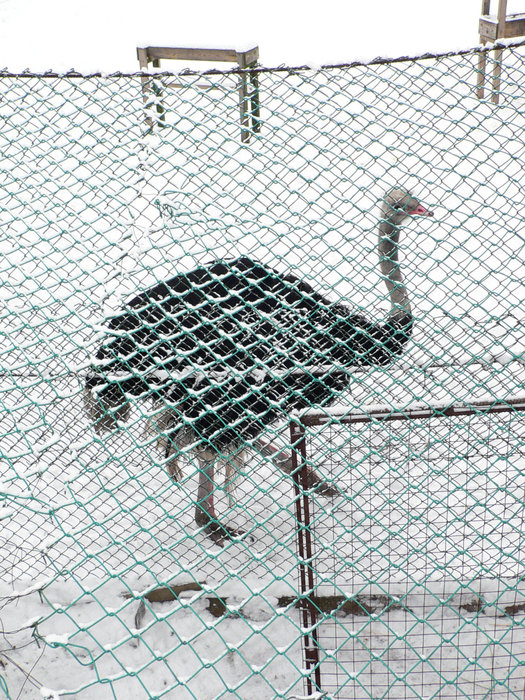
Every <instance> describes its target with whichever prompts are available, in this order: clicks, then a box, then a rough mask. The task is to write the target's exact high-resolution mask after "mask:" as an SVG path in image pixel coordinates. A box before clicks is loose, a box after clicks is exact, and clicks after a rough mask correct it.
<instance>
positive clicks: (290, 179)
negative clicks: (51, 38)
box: [0, 46, 525, 700]
mask: <svg viewBox="0 0 525 700" xmlns="http://www.w3.org/2000/svg"><path fill="white" fill-rule="evenodd" d="M522 54H523V49H522V47H521V46H515V47H509V48H507V49H506V50H505V51H504V70H503V73H502V81H501V94H500V103H499V104H498V105H495V104H493V103H492V102H490V101H488V100H487V101H483V100H478V99H477V97H476V92H475V91H476V77H477V67H478V53H477V52H476V51H469V52H464V53H462V54H455V55H446V56H440V57H436V56H433V57H426V58H418V59H404V60H399V61H390V62H387V61H376V62H373V63H372V64H368V65H360V64H356V65H350V66H338V67H327V68H322V69H319V70H311V69H306V68H285V69H278V70H265V69H258V70H257V71H255V72H254V71H251V72H250V75H249V80H248V81H247V84H249V85H250V86H251V87H250V90H251V92H250V91H248V99H249V101H250V104H249V106H248V108H247V109H245V108H243V109H242V110H241V113H242V115H243V121H242V123H241V119H240V111H239V84H240V81H241V80H242V76H243V75H245V74H243V73H242V72H239V71H228V72H217V71H214V72H207V73H201V74H197V73H192V72H184V73H182V74H179V75H176V76H175V75H171V74H167V73H157V74H154V75H151V76H146V75H143V74H137V75H121V74H115V75H108V76H102V75H93V76H81V75H77V74H69V75H60V76H56V75H53V74H46V75H34V74H30V73H26V74H19V75H12V74H8V73H3V74H2V75H0V78H1V80H0V86H1V91H2V96H1V101H0V117H1V120H2V129H1V131H0V139H1V142H2V147H1V149H0V152H1V154H2V155H1V160H0V166H1V167H0V178H1V188H0V216H1V223H2V226H1V229H0V230H1V233H0V235H1V237H2V245H1V251H2V255H1V258H0V259H1V264H2V265H3V277H2V280H3V284H2V287H1V295H2V298H1V303H2V326H1V335H0V337H1V345H0V353H1V372H2V381H1V383H0V401H1V418H0V421H1V423H0V424H1V430H0V450H1V454H2V475H1V479H2V481H1V494H0V495H1V498H2V503H1V509H0V517H1V518H2V535H1V541H0V547H1V551H2V577H1V578H2V593H3V608H2V631H3V639H4V642H3V651H2V652H1V655H0V665H1V666H2V667H3V670H2V669H0V670H2V674H3V676H4V677H5V679H6V682H7V685H5V683H4V680H2V685H1V686H0V687H1V688H2V690H3V691H4V692H5V694H6V695H7V696H8V697H13V698H33V697H59V696H60V697H67V696H69V697H79V698H92V697H96V698H97V699H98V698H106V697H108V698H119V699H120V698H129V697H133V698H135V697H136V698H160V697H166V698H176V699H177V700H179V698H197V699H198V700H206V699H207V698H233V697H237V698H262V699H266V698H274V697H282V698H290V699H291V698H294V697H301V696H304V695H305V693H310V695H311V696H316V697H320V696H321V695H322V694H323V693H325V694H326V697H330V696H333V697H340V698H346V697H351V698H356V699H357V698H394V697H402V698H426V697H440V698H445V697H469V698H470V697H476V698H477V697H480V698H481V697H487V698H488V697H522V694H523V689H524V687H525V672H524V671H523V663H524V662H525V646H524V644H525V641H524V639H523V626H522V620H523V612H524V610H525V600H524V599H523V584H522V582H521V581H522V577H523V565H522V556H521V546H522V532H523V527H522V523H523V508H522V503H523V496H524V494H523V486H524V484H523V470H524V468H525V465H524V462H523V427H524V426H523V419H522V418H521V417H520V416H521V413H520V412H518V411H511V412H509V413H506V414H501V416H500V415H499V414H498V417H497V418H489V417H488V415H482V416H477V415H475V416H473V417H469V418H465V417H463V418H461V417H459V418H457V419H455V418H453V417H450V416H447V415H443V416H442V417H439V415H436V414H433V416H432V418H431V419H427V420H426V421H423V422H419V423H418V422H417V421H416V422H415V423H414V422H413V421H408V422H396V421H395V420H389V421H381V422H380V423H377V424H376V423H375V422H374V421H372V423H370V422H367V423H364V424H363V425H364V426H365V427H363V426H362V425H360V426H359V427H358V428H357V427H355V426H354V424H353V423H344V422H341V420H340V417H341V416H342V415H346V414H348V413H349V412H350V413H351V414H352V415H355V413H356V411H357V412H362V413H363V414H366V415H367V416H370V415H374V411H383V412H384V411H387V412H392V413H395V414H396V415H397V414H398V413H401V414H403V413H406V412H407V411H409V410H411V408H413V407H414V406H418V407H419V408H420V409H421V407H423V408H424V407H432V409H433V410H437V412H438V414H439V407H450V406H454V405H457V404H461V405H463V406H467V407H469V406H475V405H476V403H477V402H478V403H479V402H480V401H481V402H486V403H487V402H488V403H494V402H495V401H497V402H498V403H499V405H505V404H507V405H510V404H514V403H515V402H516V400H517V399H521V398H522V397H523V395H524V394H525V391H524V389H523V379H524V376H525V375H524V364H523V352H524V349H525V342H524V340H523V324H524V320H525V319H524V317H523V313H522V307H523V297H524V294H523V282H522V277H523V274H522V268H523V251H524V239H523V234H524V226H523V215H522V207H523V189H522V172H523V156H524V150H525V147H524V130H523V115H522V113H523V108H524V106H525V102H524V99H523V76H524V72H525V65H524V60H523V55H522ZM492 56H493V53H492V52H490V51H489V52H488V64H489V66H488V69H490V61H491V60H492ZM255 114H256V117H255V116H254V115H255ZM246 115H248V116H246ZM247 127H250V129H251V133H250V134H249V138H246V134H244V135H243V139H242V140H241V135H242V132H243V130H244V131H245V130H246V128H247ZM430 213H433V216H429V214H430ZM309 409H315V410H317V411H319V410H321V412H322V415H323V416H324V418H323V421H325V422H324V424H323V425H321V426H317V427H316V426H313V425H309V426H308V430H307V433H306V434H305V436H304V440H305V445H306V448H307V452H306V453H305V454H306V459H307V462H306V463H305V464H306V474H305V476H306V482H304V483H303V487H304V488H307V491H306V494H302V493H301V490H300V489H299V491H298V492H296V490H295V489H296V488H297V486H294V484H295V480H294V475H293V470H294V464H295V465H297V464H298V461H297V459H298V457H297V444H296V443H294V442H293V441H292V445H291V446H290V439H289V436H288V431H287V425H288V423H289V421H290V419H292V418H293V419H294V420H296V419H297V417H298V416H300V415H302V413H303V412H304V411H305V410H309ZM316 415H319V414H316ZM504 416H506V417H504ZM407 424H409V425H410V426H411V427H410V428H407ZM300 499H306V500H305V501H304V502H305V503H307V502H309V503H310V504H311V517H312V520H311V523H310V525H309V526H308V527H309V532H310V535H311V538H312V540H313V541H314V544H315V548H314V549H315V552H314V550H312V552H313V554H312V557H313V558H306V559H305V552H304V551H303V552H301V551H299V550H298V544H297V532H298V531H299V534H301V532H302V533H304V522H302V523H301V522H298V518H297V511H296V506H297V505H298V504H299V503H300ZM301 502H302V501H301ZM299 542H300V539H299ZM305 567H306V568H305ZM301 571H302V572H303V574H304V572H305V571H307V572H308V574H309V575H312V576H314V579H312V580H313V581H314V582H315V591H313V592H312V591H311V590H308V589H305V588H304V586H303V589H301V588H300V586H299V583H300V580H301V576H300V572H301ZM303 578H304V576H303ZM304 580H307V579H304ZM313 600H315V603H316V606H317V608H318V612H317V613H316V617H315V619H314V621H313V624H314V626H315V630H316V631H315V635H314V636H315V640H314V641H316V644H315V645H314V647H315V648H316V649H317V653H318V655H317V657H315V658H314V657H312V655H311V650H312V648H313V647H312V646H310V647H308V648H307V652H308V654H307V657H306V659H305V657H304V653H303V641H304V640H305V639H310V641H312V639H313V637H312V634H313V633H312V631H311V630H309V629H308V627H307V622H306V621H305V618H304V615H303V613H304V611H305V608H304V602H305V601H306V602H307V603H308V606H310V609H311V605H312V601H313ZM343 618H344V620H343ZM312 619H313V618H312ZM342 620H343V621H342ZM326 625H328V626H329V625H332V627H331V628H330V627H327V626H326ZM327 629H328V631H327ZM305 634H306V636H305ZM337 634H340V635H341V636H340V637H337ZM309 635H310V636H309ZM305 643H306V642H305ZM312 659H313V660H312ZM329 667H330V668H329ZM327 669H329V670H327ZM316 674H317V675H316ZM330 675H331V676H332V677H333V679H335V680H332V681H330V682H329V683H327V682H326V678H327V676H330ZM320 678H321V679H324V680H323V685H322V686H321V685H320V683H319V681H320ZM6 688H8V690H6Z"/></svg>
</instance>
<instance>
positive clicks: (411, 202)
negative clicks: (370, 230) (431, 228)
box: [381, 187, 434, 226]
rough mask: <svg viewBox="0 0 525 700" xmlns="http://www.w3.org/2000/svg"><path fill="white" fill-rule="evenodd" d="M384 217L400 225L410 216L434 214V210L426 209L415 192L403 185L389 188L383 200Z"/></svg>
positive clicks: (394, 224) (382, 210) (382, 212)
mask: <svg viewBox="0 0 525 700" xmlns="http://www.w3.org/2000/svg"><path fill="white" fill-rule="evenodd" d="M381 214H382V219H383V220H386V221H388V222H389V223H390V224H392V225H393V226H399V225H400V224H401V222H402V221H403V220H404V219H406V218H407V217H408V216H434V212H432V211H429V210H428V209H425V207H424V206H422V205H421V204H420V203H419V201H418V200H417V199H416V198H415V197H414V195H413V194H411V193H410V192H408V191H407V190H405V189H403V188H402V187H394V189H392V190H389V191H388V192H387V193H386V194H385V196H384V197H383V200H382V205H381Z"/></svg>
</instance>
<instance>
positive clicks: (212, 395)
mask: <svg viewBox="0 0 525 700" xmlns="http://www.w3.org/2000/svg"><path fill="white" fill-rule="evenodd" d="M411 329H412V317H411V316H410V315H408V314H407V315H405V316H398V317H396V318H395V320H387V321H386V322H384V323H382V324H373V323H371V322H370V321H368V320H367V319H366V318H365V317H363V316H361V315H357V314H350V313H349V311H348V309H347V307H345V306H344V305H342V304H339V303H333V302H331V301H329V300H328V299H326V298H325V297H323V296H322V295H321V294H319V293H318V292H316V291H315V290H314V289H313V288H312V287H311V286H310V285H309V284H307V283H306V282H304V281H302V280H300V279H298V278H296V277H295V276H293V275H281V274H279V273H277V272H275V271H274V270H272V269H270V268H269V267H267V266H265V265H263V264H261V263H259V262H254V261H253V260H250V259H249V258H246V257H242V258H239V259H237V260H231V261H223V262H215V263H212V264H210V265H208V266H203V267H199V268H197V269H196V270H193V271H192V272H188V273H185V274H180V275H177V276H176V277H174V278H172V279H170V280H168V281H167V282H165V283H161V284H157V285H155V286H154V287H152V288H151V289H148V290H147V291H145V292H142V293H141V294H139V295H138V296H136V297H135V298H134V299H132V301H130V302H129V303H128V304H126V307H125V310H124V311H123V313H121V314H119V315H118V316H115V317H114V318H112V319H111V320H110V321H109V324H108V335H107V338H106V339H105V341H104V343H103V344H102V346H101V347H100V348H99V350H98V352H97V355H96V362H94V363H93V368H92V371H91V373H90V375H89V376H88V379H87V384H86V386H87V388H88V389H89V390H91V391H94V394H95V395H96V397H97V400H98V401H99V402H100V403H101V404H102V405H103V406H104V407H106V408H107V407H115V406H118V405H119V404H123V403H125V402H126V400H127V399H128V398H130V397H137V398H140V399H144V398H156V399H159V398H161V399H162V400H163V401H165V402H166V404H167V405H168V406H169V407H170V408H171V409H172V411H173V414H174V415H175V416H178V419H179V420H178V421H175V423H176V424H174V425H173V430H174V431H175V430H177V429H178V428H180V427H181V425H183V424H185V425H190V426H191V427H192V429H193V431H194V432H195V434H196V436H197V439H199V440H202V441H204V442H206V443H209V444H210V445H212V446H213V447H214V448H215V449H217V450H221V449H223V448H224V447H226V446H227V445H230V444H232V443H238V442H241V441H246V440H249V439H251V438H254V437H256V436H257V435H258V434H259V433H260V432H261V431H263V430H264V429H265V428H266V427H267V426H268V424H270V423H272V422H274V421H275V420H276V419H277V418H279V416H281V415H282V414H287V413H290V411H292V410H298V409H299V410H300V409H304V408H306V407H309V406H312V405H318V406H319V405H327V404H329V403H331V402H332V401H334V399H335V398H336V397H337V395H338V394H339V393H340V392H341V391H342V390H344V389H345V387H346V386H347V385H348V382H349V372H348V370H349V369H350V368H352V367H359V366H367V365H386V364H387V363H389V362H390V361H391V360H392V359H394V358H395V357H397V356H398V355H400V354H401V352H402V350H403V348H404V346H405V344H406V342H407V340H408V338H409V336H410V333H411Z"/></svg>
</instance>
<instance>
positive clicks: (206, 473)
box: [195, 450, 245, 547]
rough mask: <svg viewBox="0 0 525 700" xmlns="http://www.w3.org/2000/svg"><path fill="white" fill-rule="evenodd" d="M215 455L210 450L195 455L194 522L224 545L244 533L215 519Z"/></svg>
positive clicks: (217, 542) (210, 536)
mask: <svg viewBox="0 0 525 700" xmlns="http://www.w3.org/2000/svg"><path fill="white" fill-rule="evenodd" d="M216 460H217V455H216V454H215V453H214V452H212V451H211V450H202V451H201V452H199V454H198V456H197V461H198V463H199V488H198V491H197V504H196V506H195V522H196V523H197V525H199V526H200V527H203V528H204V531H205V532H206V534H207V535H208V537H209V538H210V539H211V540H213V541H214V542H215V543H216V544H218V545H219V547H224V542H225V541H226V540H231V539H233V538H234V537H240V536H241V535H244V534H245V533H244V531H243V530H234V529H233V528H231V527H228V526H227V525H223V524H222V523H220V522H219V521H218V520H217V516H216V514H215V507H214V504H213V492H214V491H215V488H216V487H215V480H214V470H215V462H216Z"/></svg>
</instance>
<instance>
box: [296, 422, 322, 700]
mask: <svg viewBox="0 0 525 700" xmlns="http://www.w3.org/2000/svg"><path fill="white" fill-rule="evenodd" d="M290 437H291V445H292V465H293V480H294V493H295V514H296V519H297V545H298V550H299V588H300V591H299V593H300V598H299V609H300V611H301V621H302V628H303V648H304V659H305V666H306V670H307V671H309V672H310V673H308V675H307V676H306V690H307V694H308V695H309V696H310V695H312V694H313V693H314V691H315V692H321V666H320V658H319V640H318V635H317V613H318V609H317V606H316V605H315V603H314V601H313V599H312V595H313V591H314V587H315V577H314V571H313V568H312V556H313V547H312V532H311V520H310V504H309V500H310V499H309V496H308V470H307V459H306V436H305V429H304V426H303V425H301V424H300V423H296V422H292V423H291V424H290ZM299 456H300V457H299ZM312 672H313V676H314V678H313V681H312Z"/></svg>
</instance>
